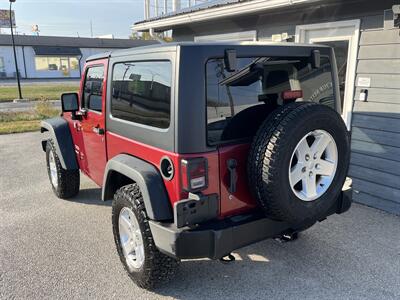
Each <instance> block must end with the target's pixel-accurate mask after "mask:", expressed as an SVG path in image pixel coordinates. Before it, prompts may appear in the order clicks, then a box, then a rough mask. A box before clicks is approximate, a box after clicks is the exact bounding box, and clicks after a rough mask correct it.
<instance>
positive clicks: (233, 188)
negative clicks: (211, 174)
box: [227, 159, 238, 194]
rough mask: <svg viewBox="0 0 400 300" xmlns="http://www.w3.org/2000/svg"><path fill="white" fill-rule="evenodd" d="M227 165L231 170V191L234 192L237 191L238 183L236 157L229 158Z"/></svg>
mask: <svg viewBox="0 0 400 300" xmlns="http://www.w3.org/2000/svg"><path fill="white" fill-rule="evenodd" d="M227 166H228V170H229V193H231V194H233V193H235V192H236V183H237V179H238V176H237V172H236V167H237V161H236V159H228V161H227Z"/></svg>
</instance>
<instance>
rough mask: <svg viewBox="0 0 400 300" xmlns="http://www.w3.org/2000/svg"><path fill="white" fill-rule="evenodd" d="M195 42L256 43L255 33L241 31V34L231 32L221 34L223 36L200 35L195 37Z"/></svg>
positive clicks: (254, 31)
mask: <svg viewBox="0 0 400 300" xmlns="http://www.w3.org/2000/svg"><path fill="white" fill-rule="evenodd" d="M194 41H195V42H212V41H223V42H229V41H253V42H255V41H257V31H256V30H251V31H241V32H232V33H223V34H214V35H202V36H195V37H194Z"/></svg>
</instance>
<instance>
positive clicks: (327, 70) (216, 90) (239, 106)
mask: <svg viewBox="0 0 400 300" xmlns="http://www.w3.org/2000/svg"><path fill="white" fill-rule="evenodd" d="M206 83H207V136H208V144H210V145H215V144H220V143H224V142H228V141H232V140H237V139H247V138H251V137H252V136H253V135H254V134H255V132H256V131H257V128H258V127H259V125H261V122H262V121H263V120H264V119H265V117H266V116H267V115H268V113H269V112H270V111H271V105H272V103H278V104H279V103H282V102H283V99H282V93H283V92H287V91H302V98H297V99H295V100H296V101H303V100H304V101H313V102H317V103H321V104H326V105H328V106H330V107H332V108H334V107H335V97H334V89H333V82H332V69H331V64H330V61H329V59H328V58H327V57H321V67H320V68H319V69H313V68H312V67H311V64H310V62H309V59H308V58H297V57H295V58H293V57H291V58H288V57H248V58H238V59H237V70H236V71H235V72H228V71H226V69H225V68H224V60H223V58H217V59H211V60H209V61H208V62H207V66H206Z"/></svg>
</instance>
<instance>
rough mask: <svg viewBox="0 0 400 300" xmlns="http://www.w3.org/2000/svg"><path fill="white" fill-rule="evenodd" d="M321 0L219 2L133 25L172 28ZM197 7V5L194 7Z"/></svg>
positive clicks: (134, 26) (142, 27) (147, 27)
mask: <svg viewBox="0 0 400 300" xmlns="http://www.w3.org/2000/svg"><path fill="white" fill-rule="evenodd" d="M317 1H321V0H269V1H266V0H246V1H240V0H239V1H237V2H234V3H232V2H230V1H228V2H226V3H225V4H221V3H220V2H217V4H216V5H214V6H211V5H210V6H205V7H201V8H196V10H194V9H193V10H189V11H186V10H181V11H177V12H176V13H174V14H167V15H163V16H160V17H158V18H153V19H149V20H143V21H139V22H136V23H135V24H134V25H132V27H131V28H132V29H133V30H135V31H147V30H149V29H155V30H156V29H165V30H168V29H171V28H173V27H175V26H178V25H183V24H188V23H195V22H202V21H207V20H212V19H216V18H222V17H223V18H226V17H232V16H238V15H244V14H250V13H256V12H259V11H263V10H268V9H274V8H280V7H287V6H292V5H296V4H303V3H307V2H317ZM194 8H195V7H194Z"/></svg>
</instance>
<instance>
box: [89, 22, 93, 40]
mask: <svg viewBox="0 0 400 300" xmlns="http://www.w3.org/2000/svg"><path fill="white" fill-rule="evenodd" d="M90 37H93V22H92V20H90Z"/></svg>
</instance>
